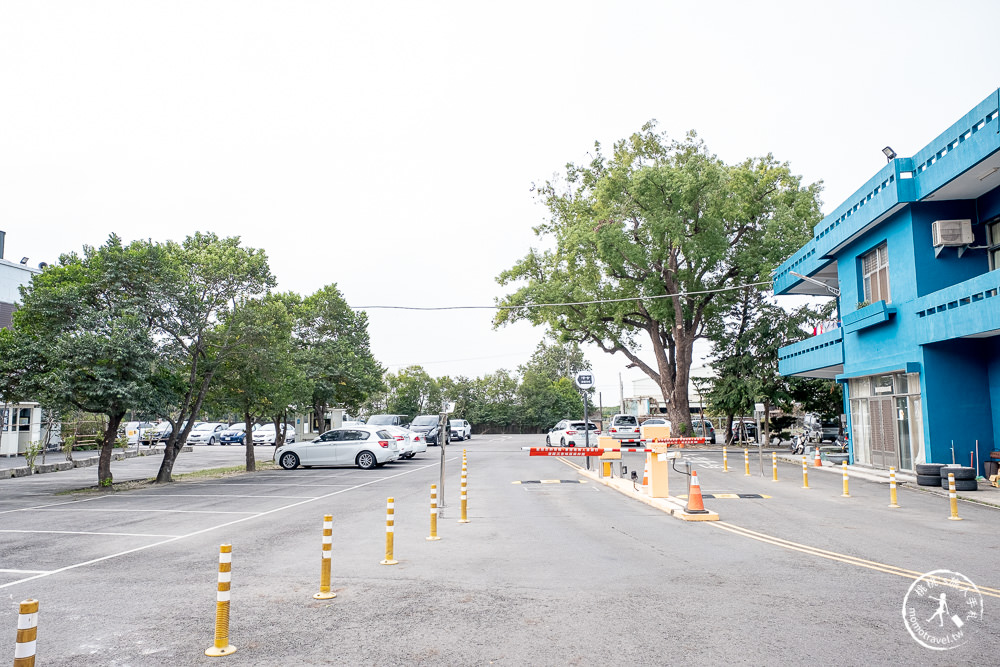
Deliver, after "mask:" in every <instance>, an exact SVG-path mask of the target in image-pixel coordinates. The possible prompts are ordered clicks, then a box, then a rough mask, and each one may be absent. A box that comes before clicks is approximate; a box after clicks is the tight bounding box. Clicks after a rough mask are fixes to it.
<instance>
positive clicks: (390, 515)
mask: <svg viewBox="0 0 1000 667" xmlns="http://www.w3.org/2000/svg"><path fill="white" fill-rule="evenodd" d="M395 515H396V501H395V499H393V498H386V500H385V560H383V561H382V565H395V564H396V563H398V562H399V561H398V560H396V559H395V558H393V553H392V534H393V531H394V530H395V524H396V518H395Z"/></svg>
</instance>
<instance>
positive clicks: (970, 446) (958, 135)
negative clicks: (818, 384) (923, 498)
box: [774, 90, 1000, 474]
mask: <svg viewBox="0 0 1000 667" xmlns="http://www.w3.org/2000/svg"><path fill="white" fill-rule="evenodd" d="M877 149H878V147H875V150H877ZM884 152H885V154H886V156H887V157H888V158H889V161H888V164H886V165H885V166H884V167H883V168H882V169H880V170H879V171H878V172H877V173H875V174H874V175H872V176H871V177H870V178H868V180H867V181H866V182H865V183H864V184H863V185H862V186H861V187H860V188H859V189H858V190H857V191H856V192H855V193H854V194H852V195H851V196H850V197H848V198H847V200H846V201H844V202H843V203H842V204H840V205H839V206H838V207H837V208H836V209H834V211H833V212H832V213H830V214H829V215H828V216H826V217H825V218H824V219H823V221H822V222H820V223H819V224H818V225H817V226H816V227H815V228H814V230H813V237H812V239H810V240H809V242H808V243H806V244H805V245H804V246H803V247H802V248H801V249H799V250H798V251H797V252H796V253H795V254H793V255H792V256H791V257H790V258H788V260H786V261H785V262H784V264H782V265H781V266H780V267H779V268H778V269H777V271H776V272H775V276H774V292H775V294H811V295H818V296H828V295H830V294H831V293H835V294H837V295H838V296H837V300H838V306H839V317H838V320H839V326H832V327H829V328H826V327H824V330H823V331H822V332H818V333H817V334H816V335H813V336H811V337H809V338H806V339H804V340H802V341H800V342H797V343H794V344H792V345H789V346H787V347H784V348H782V349H781V350H780V351H779V368H780V372H781V373H782V374H783V375H799V376H805V377H819V378H831V379H835V380H836V381H837V382H839V383H840V384H841V385H842V387H843V388H844V403H845V405H844V408H845V413H846V414H847V419H848V429H849V433H850V436H851V438H850V442H851V454H852V457H853V458H852V460H853V462H855V463H859V464H864V465H869V466H872V467H874V468H889V467H896V468H900V469H903V470H912V469H913V468H914V466H915V464H917V463H925V462H926V463H932V462H933V463H952V462H953V461H955V462H958V463H962V464H964V465H969V463H970V460H971V461H972V462H973V463H975V462H976V460H977V459H978V461H979V462H980V467H979V471H978V474H983V472H984V468H983V466H982V465H981V462H982V461H983V460H984V459H987V460H988V459H989V452H990V451H991V450H994V449H997V448H998V445H1000V440H998V433H1000V271H998V270H997V269H1000V90H997V91H994V92H992V93H990V95H989V96H988V97H986V99H984V100H983V101H982V102H980V103H979V104H977V105H976V106H975V107H974V108H972V109H971V110H970V111H969V112H968V113H967V114H965V115H964V116H963V117H962V118H960V119H959V120H958V121H957V122H955V123H954V124H953V125H952V126H951V127H948V128H945V129H944V131H943V132H941V133H940V134H939V135H938V136H937V137H935V138H934V139H933V140H932V141H931V142H930V143H928V144H927V145H926V146H925V147H924V148H922V149H920V150H919V151H917V152H916V154H914V155H913V156H910V157H903V156H898V155H896V154H895V153H894V152H893V151H892V149H891V148H889V147H886V149H885V151H884ZM802 276H804V277H805V278H803V277H802Z"/></svg>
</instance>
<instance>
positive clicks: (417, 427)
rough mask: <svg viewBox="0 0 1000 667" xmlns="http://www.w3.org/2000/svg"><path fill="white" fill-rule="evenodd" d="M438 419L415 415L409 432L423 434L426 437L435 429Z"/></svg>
mask: <svg viewBox="0 0 1000 667" xmlns="http://www.w3.org/2000/svg"><path fill="white" fill-rule="evenodd" d="M438 419H439V417H438V416H437V415H417V416H416V417H414V418H413V421H412V422H410V430H411V431H413V432H415V433H423V434H425V435H426V434H427V433H428V432H429V431H432V430H434V429H436V428H437V426H438Z"/></svg>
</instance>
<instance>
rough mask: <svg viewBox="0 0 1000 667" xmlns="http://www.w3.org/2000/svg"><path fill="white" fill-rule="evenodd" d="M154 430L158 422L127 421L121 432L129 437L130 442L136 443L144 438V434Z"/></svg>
mask: <svg viewBox="0 0 1000 667" xmlns="http://www.w3.org/2000/svg"><path fill="white" fill-rule="evenodd" d="M153 430H156V424H155V423H153V422H127V423H126V424H125V426H124V427H123V428H122V429H121V433H122V435H124V436H125V437H126V438H128V444H130V445H134V444H136V443H137V442H140V441H141V440H142V436H143V435H144V434H147V433H148V432H149V431H153Z"/></svg>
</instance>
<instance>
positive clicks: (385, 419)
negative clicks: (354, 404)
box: [368, 415, 393, 426]
mask: <svg viewBox="0 0 1000 667" xmlns="http://www.w3.org/2000/svg"><path fill="white" fill-rule="evenodd" d="M392 422H393V415H372V416H371V417H369V418H368V423H369V424H373V425H375V426H392Z"/></svg>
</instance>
